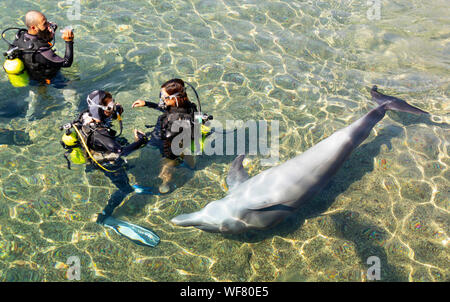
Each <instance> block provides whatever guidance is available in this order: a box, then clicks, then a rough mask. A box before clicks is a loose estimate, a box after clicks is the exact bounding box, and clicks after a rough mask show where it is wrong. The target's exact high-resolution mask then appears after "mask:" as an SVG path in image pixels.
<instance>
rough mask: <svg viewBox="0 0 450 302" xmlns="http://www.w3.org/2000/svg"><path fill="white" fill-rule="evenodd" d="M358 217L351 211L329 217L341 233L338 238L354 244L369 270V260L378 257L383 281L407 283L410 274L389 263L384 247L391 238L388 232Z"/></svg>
mask: <svg viewBox="0 0 450 302" xmlns="http://www.w3.org/2000/svg"><path fill="white" fill-rule="evenodd" d="M357 216H358V215H357V213H353V212H351V211H344V212H340V213H337V214H332V215H329V217H331V219H332V220H333V222H334V224H335V227H336V229H337V230H338V232H339V233H338V234H337V237H338V238H341V239H344V240H347V241H351V242H353V243H354V246H355V251H356V254H357V255H358V257H359V258H360V259H361V262H362V263H363V264H364V265H366V267H367V268H369V267H370V266H371V264H367V259H368V258H369V257H372V256H376V257H378V258H379V259H380V279H381V281H383V282H386V281H395V282H407V281H408V272H403V273H402V272H400V271H399V270H398V269H397V268H396V267H395V266H393V265H392V264H391V263H389V261H388V257H387V255H386V252H385V248H384V246H383V242H385V241H386V240H387V239H388V238H389V235H388V234H387V233H386V231H385V230H383V229H380V228H379V227H377V226H374V225H371V224H367V223H365V222H364V221H362V220H361V219H359V218H358V217H357ZM350 217H352V218H350Z"/></svg>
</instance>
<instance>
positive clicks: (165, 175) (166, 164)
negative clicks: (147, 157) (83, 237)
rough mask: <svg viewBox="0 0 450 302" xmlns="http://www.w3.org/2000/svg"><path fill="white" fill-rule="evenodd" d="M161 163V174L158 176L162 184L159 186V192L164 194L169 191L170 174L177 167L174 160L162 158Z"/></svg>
mask: <svg viewBox="0 0 450 302" xmlns="http://www.w3.org/2000/svg"><path fill="white" fill-rule="evenodd" d="M162 162H163V164H162V167H161V172H160V173H159V175H158V177H159V178H160V179H161V180H162V184H161V185H160V186H159V192H160V193H162V194H165V193H167V192H169V191H170V186H169V182H170V181H171V180H172V174H173V173H172V172H173V169H174V167H175V166H176V165H177V161H176V160H174V159H169V158H163V159H162Z"/></svg>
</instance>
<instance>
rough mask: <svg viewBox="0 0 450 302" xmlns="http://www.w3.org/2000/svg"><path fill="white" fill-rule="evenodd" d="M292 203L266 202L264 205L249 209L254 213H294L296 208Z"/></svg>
mask: <svg viewBox="0 0 450 302" xmlns="http://www.w3.org/2000/svg"><path fill="white" fill-rule="evenodd" d="M291 203H292V201H290V200H289V201H285V202H279V201H275V202H266V203H262V204H260V205H255V206H250V207H248V209H249V210H254V211H270V210H288V211H294V210H295V207H292V206H291Z"/></svg>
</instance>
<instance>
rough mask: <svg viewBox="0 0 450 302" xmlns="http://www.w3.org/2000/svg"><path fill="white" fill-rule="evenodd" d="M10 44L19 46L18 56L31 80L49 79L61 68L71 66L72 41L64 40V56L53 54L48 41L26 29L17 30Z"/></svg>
mask: <svg viewBox="0 0 450 302" xmlns="http://www.w3.org/2000/svg"><path fill="white" fill-rule="evenodd" d="M12 44H13V47H15V46H17V47H19V52H18V53H19V58H20V59H21V60H22V61H23V63H24V65H25V68H26V70H27V72H28V74H29V76H30V78H31V79H33V80H36V81H39V82H42V81H44V80H51V79H52V78H54V77H55V76H56V74H57V73H58V71H59V70H60V69H61V68H63V67H70V66H72V62H73V42H67V41H66V52H65V55H64V58H61V57H59V56H58V55H56V54H55V52H54V51H53V49H52V45H51V44H49V42H46V41H43V40H41V39H39V38H38V36H36V35H31V34H29V33H28V32H27V30H26V29H21V30H19V32H18V33H17V36H16V39H15V40H14V42H13V43H12ZM10 48H12V47H10Z"/></svg>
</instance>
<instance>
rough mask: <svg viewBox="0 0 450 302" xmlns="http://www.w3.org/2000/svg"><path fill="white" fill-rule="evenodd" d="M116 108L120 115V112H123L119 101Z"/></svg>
mask: <svg viewBox="0 0 450 302" xmlns="http://www.w3.org/2000/svg"><path fill="white" fill-rule="evenodd" d="M116 110H117V112H118V113H119V114H120V115H122V113H123V107H122V105H120V104H119V103H116Z"/></svg>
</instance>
